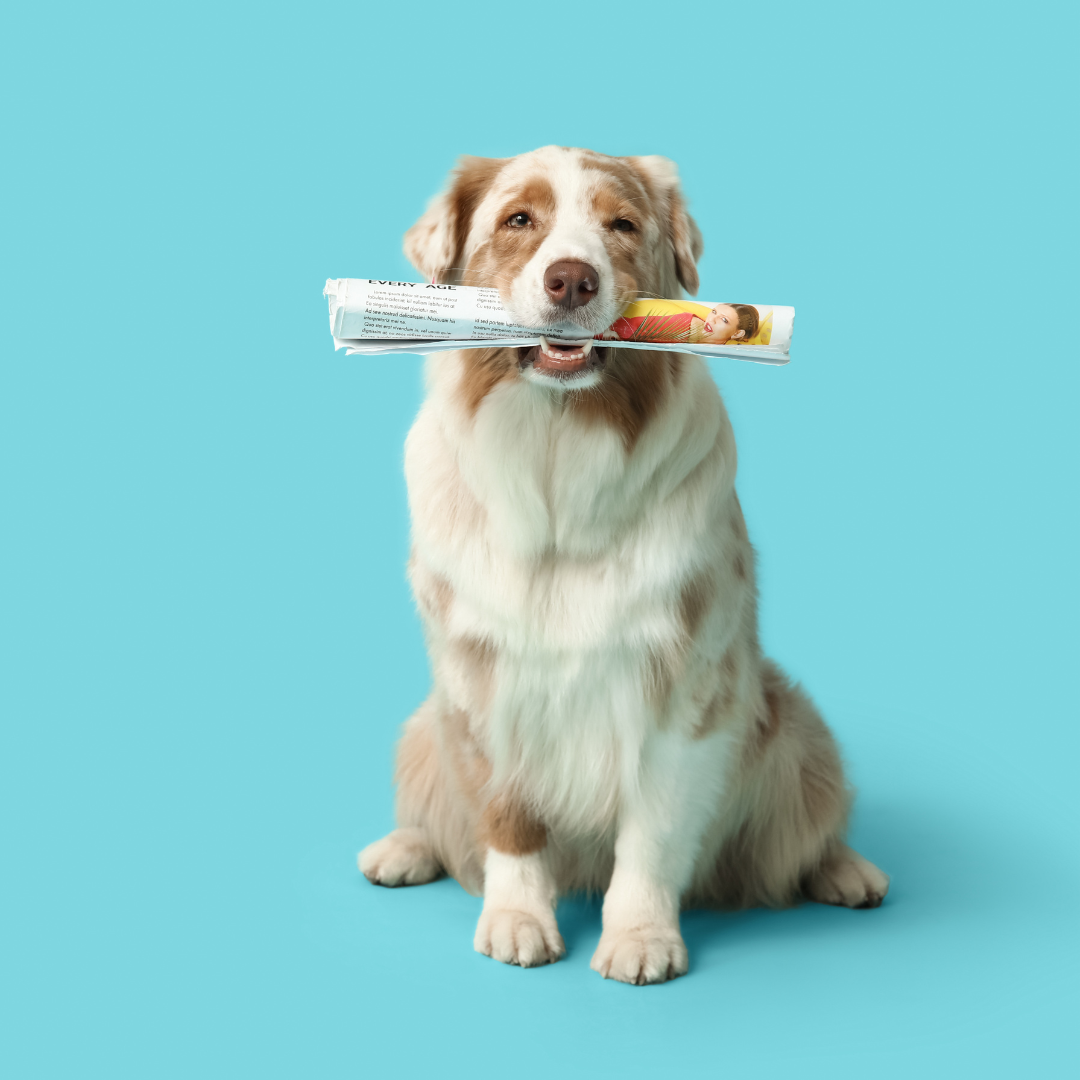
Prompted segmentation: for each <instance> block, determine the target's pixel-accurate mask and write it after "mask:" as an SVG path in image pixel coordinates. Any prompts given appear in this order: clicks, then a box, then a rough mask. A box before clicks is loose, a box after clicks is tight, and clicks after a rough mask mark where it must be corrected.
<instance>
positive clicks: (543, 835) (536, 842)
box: [479, 793, 547, 855]
mask: <svg viewBox="0 0 1080 1080" xmlns="http://www.w3.org/2000/svg"><path fill="white" fill-rule="evenodd" d="M479 839H480V843H481V844H483V845H485V846H486V847H489V848H494V849H495V850H496V851H501V852H504V853H505V854H507V855H529V854H531V853H532V852H534V851H539V850H540V849H541V848H542V847H544V845H545V844H546V843H547V829H546V828H545V827H544V823H543V822H542V821H540V820H539V819H538V818H537V817H536V816H535V814H533V813H532V811H531V810H529V809H528V808H527V807H526V806H525V804H524V803H523V802H522V801H521V800H520V799H517V798H515V797H514V796H512V795H509V794H505V793H504V794H502V795H498V796H496V797H495V798H494V799H492V800H491V801H490V802H489V803H488V804H487V805H486V806H485V807H484V811H483V813H482V814H481V815H480V830H479Z"/></svg>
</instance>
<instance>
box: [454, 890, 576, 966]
mask: <svg viewBox="0 0 1080 1080" xmlns="http://www.w3.org/2000/svg"><path fill="white" fill-rule="evenodd" d="M473 947H474V948H475V949H476V951H477V952H478V953H483V954H484V955H485V956H490V957H491V958H492V959H494V960H501V961H502V962H503V963H504V964H517V965H518V966H519V967H538V966H539V965H540V964H553V963H554V962H555V961H556V960H558V959H559V958H560V957H561V956H562V955H563V954H564V953H565V952H566V946H565V945H564V944H563V939H562V935H561V934H560V933H559V927H558V926H557V925H556V923H555V916H554V915H548V914H546V913H545V914H539V915H538V914H533V913H530V912H528V911H515V910H514V909H513V908H493V909H491V908H488V907H487V906H486V905H485V907H484V910H483V911H482V912H481V913H480V922H479V923H477V926H476V937H475V938H474V939H473Z"/></svg>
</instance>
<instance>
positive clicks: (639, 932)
mask: <svg viewBox="0 0 1080 1080" xmlns="http://www.w3.org/2000/svg"><path fill="white" fill-rule="evenodd" d="M589 966H590V967H591V968H592V969H593V971H598V972H600V974H601V975H603V976H604V978H605V979H618V980H619V982H624V983H632V984H634V985H635V986H644V985H645V984H646V983H661V982H667V980H668V979H675V978H678V977H679V976H680V975H685V974H686V972H687V970H688V969H689V967H690V960H689V957H688V956H687V953H686V945H685V944H684V943H683V939H682V935H681V934H680V933H679V931H678V930H675V929H670V928H668V927H665V926H635V927H632V928H630V929H619V930H605V931H604V932H603V934H602V935H601V936H600V944H599V945H598V946H597V947H596V952H595V953H594V954H593V958H592V963H591V964H590V965H589Z"/></svg>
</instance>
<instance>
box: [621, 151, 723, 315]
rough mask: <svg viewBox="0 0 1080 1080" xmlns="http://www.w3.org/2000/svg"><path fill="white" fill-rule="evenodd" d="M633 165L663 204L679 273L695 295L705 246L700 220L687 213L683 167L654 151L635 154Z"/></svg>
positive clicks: (662, 216)
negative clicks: (680, 182) (699, 261)
mask: <svg viewBox="0 0 1080 1080" xmlns="http://www.w3.org/2000/svg"><path fill="white" fill-rule="evenodd" d="M629 160H630V162H631V164H632V165H633V166H634V167H635V168H636V169H637V170H638V172H640V173H641V174H642V175H643V177H644V178H645V180H646V183H647V185H648V186H649V188H650V189H651V190H652V191H653V192H654V194H655V196H656V198H657V201H658V202H659V204H660V215H661V219H662V220H663V222H664V223H665V225H666V231H667V234H668V239H669V241H670V243H671V249H672V252H673V254H674V256H675V276H676V277H677V278H678V280H679V284H680V285H681V286H682V287H683V288H684V289H685V290H686V291H687V292H688V293H689V294H690V295H691V296H693V295H695V294H696V293H697V291H698V272H697V261H698V259H700V258H701V253H702V251H703V250H704V249H705V243H704V241H703V240H702V238H701V230H700V229H699V228H698V227H697V222H696V221H694V219H693V218H692V217H691V216H690V215H689V214H688V213H687V212H686V203H685V202H684V201H683V196H682V188H681V187H680V186H679V170H678V169H677V168H676V167H675V162H674V161H671V160H670V159H669V158H666V157H660V156H659V155H657V154H651V155H649V156H648V157H632V158H630V159H629Z"/></svg>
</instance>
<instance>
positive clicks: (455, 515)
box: [406, 357, 735, 830]
mask: <svg viewBox="0 0 1080 1080" xmlns="http://www.w3.org/2000/svg"><path fill="white" fill-rule="evenodd" d="M447 359H448V358H447V357H439V358H438V359H437V361H436V362H435V364H433V365H432V369H431V379H430V381H431V395H430V397H429V399H428V401H427V403H426V404H425V406H424V409H423V410H422V412H421V414H420V416H419V418H418V420H417V422H416V425H415V426H414V428H413V431H412V432H411V433H410V436H409V442H408V447H407V454H406V471H407V476H408V481H409V495H410V503H411V507H412V512H413V526H414V543H415V553H416V559H417V561H418V563H420V564H422V566H423V571H424V572H425V573H430V574H431V575H433V576H434V577H436V578H437V579H438V580H440V581H442V582H445V583H446V595H447V596H448V597H451V598H452V599H450V600H449V602H447V604H446V606H445V610H444V611H443V612H442V625H441V626H440V628H439V633H438V637H440V638H442V639H444V640H448V641H453V640H461V639H469V640H478V641H483V642H485V643H487V645H489V646H490V648H491V650H492V656H493V669H494V670H493V679H492V692H491V698H490V702H489V707H488V708H487V710H486V712H485V716H484V720H483V723H482V724H480V725H478V727H479V728H480V730H479V731H478V734H480V735H481V737H482V738H483V739H484V741H485V743H486V746H485V749H486V750H487V752H488V754H489V756H490V758H491V760H492V764H493V766H494V768H495V771H496V775H501V776H502V777H503V778H504V779H509V778H511V777H512V778H513V779H514V780H515V781H516V782H517V783H518V784H519V785H521V786H522V787H523V788H525V789H527V790H528V791H529V793H530V795H531V796H532V797H533V798H534V799H536V800H537V802H539V803H540V804H541V805H542V807H543V808H544V811H545V813H546V815H547V817H548V819H549V820H552V819H554V820H558V821H561V822H563V823H564V824H565V825H566V826H567V827H569V828H571V829H589V830H592V829H595V828H596V827H597V826H599V825H602V824H603V823H604V822H605V821H609V820H610V819H611V817H612V815H613V814H614V813H615V811H616V807H617V804H618V802H619V798H620V792H622V791H624V790H625V788H626V786H627V784H629V783H632V782H634V778H635V777H636V776H637V775H638V774H639V772H640V766H641V760H640V759H641V753H642V748H643V746H644V745H645V742H646V739H647V736H648V733H649V730H650V724H651V722H652V721H653V719H654V717H655V708H654V705H653V704H652V703H650V701H649V672H650V664H651V663H652V662H653V660H654V658H655V657H656V656H657V655H663V654H664V653H665V652H669V651H670V650H671V649H673V648H674V647H675V644H676V642H677V641H678V640H679V637H680V635H681V634H682V633H683V628H682V625H681V623H680V618H679V598H680V590H681V588H682V586H683V584H684V583H685V581H686V580H687V578H688V577H690V576H692V575H693V574H694V573H695V572H696V571H697V570H699V569H700V568H701V567H702V566H704V565H707V564H708V563H709V562H710V561H711V560H713V559H715V557H716V532H717V528H718V526H717V520H718V515H720V513H721V512H722V509H723V504H724V500H725V499H726V498H728V497H730V493H731V491H732V485H733V479H734V464H735V463H734V448H733V444H732V441H731V438H730V429H729V427H728V425H727V420H726V417H725V416H724V414H723V406H722V405H721V403H720V401H719V396H718V395H717V393H716V390H715V387H714V386H713V384H712V381H711V379H710V378H709V376H708V373H707V371H706V370H705V368H704V366H703V365H700V364H692V365H690V366H689V367H688V371H687V372H686V375H685V378H684V380H683V383H682V385H681V387H680V392H679V393H678V394H677V395H676V397H675V399H674V400H673V401H671V402H670V403H669V404H668V406H667V408H666V409H665V412H664V415H663V419H662V422H659V423H656V424H654V425H652V426H651V427H650V428H649V429H648V430H647V432H646V433H645V434H644V435H643V436H642V438H641V439H640V440H639V442H638V443H637V444H636V445H635V447H634V448H633V452H632V453H628V452H627V450H626V448H625V446H624V444H623V442H622V439H621V438H620V435H619V433H618V432H617V431H616V430H615V429H613V428H611V427H609V426H604V425H601V424H591V425H586V424H583V423H582V422H581V421H580V420H579V419H577V418H576V417H575V416H574V414H573V412H572V410H569V409H567V408H566V402H565V400H564V399H563V397H562V396H561V395H559V394H557V393H553V392H551V391H548V390H545V389H543V388H538V387H536V386H533V385H531V384H529V383H526V382H524V381H521V382H513V383H508V384H505V385H504V386H500V387H498V388H496V389H495V390H494V391H493V392H492V393H491V394H490V395H489V396H488V398H487V399H485V401H484V403H483V404H482V406H481V408H480V409H479V411H478V412H477V414H476V416H475V417H471V418H470V417H465V416H463V415H462V414H461V412H460V409H459V407H458V405H457V404H456V401H455V400H454V397H453V389H454V381H453V380H454V369H453V365H452V364H448V363H447ZM436 364H437V365H438V366H436Z"/></svg>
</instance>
